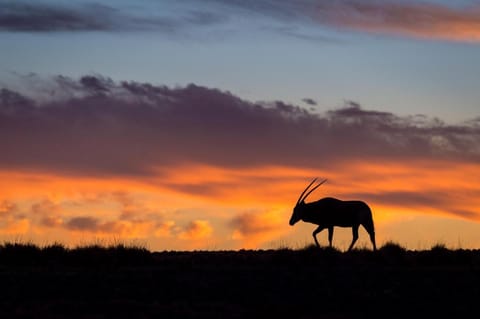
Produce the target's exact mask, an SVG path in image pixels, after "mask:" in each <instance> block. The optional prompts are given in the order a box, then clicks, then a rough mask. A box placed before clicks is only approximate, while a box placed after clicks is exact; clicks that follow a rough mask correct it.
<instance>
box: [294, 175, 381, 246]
mask: <svg viewBox="0 0 480 319" xmlns="http://www.w3.org/2000/svg"><path fill="white" fill-rule="evenodd" d="M316 181H317V179H316V178H315V179H314V180H313V181H312V182H311V183H310V184H309V185H308V186H307V188H305V190H304V191H303V192H302V194H300V197H299V198H298V200H297V204H296V205H295V207H294V208H293V214H292V217H291V218H290V226H293V225H295V224H296V223H297V222H298V221H299V220H302V221H304V222H307V223H312V224H316V225H318V227H317V228H316V229H315V230H314V231H313V233H312V235H313V239H314V240H315V244H316V245H317V247H320V245H319V244H318V240H317V234H318V233H320V232H321V231H322V230H324V229H325V228H327V229H328V242H329V246H330V247H332V239H333V227H334V226H339V227H352V234H353V239H352V243H351V244H350V247H349V248H348V250H349V251H350V250H351V249H352V247H353V245H355V242H356V241H357V239H358V227H359V226H360V225H362V226H363V227H364V228H365V230H366V231H367V232H368V234H369V235H370V240H371V242H372V244H373V250H376V249H377V247H376V245H375V229H374V226H373V218H372V211H371V210H370V207H368V205H367V204H366V203H365V202H362V201H342V200H339V199H336V198H332V197H325V198H322V199H320V200H318V201H316V202H311V203H305V199H306V198H307V197H308V195H310V194H311V193H312V192H313V191H314V190H315V189H317V188H318V187H320V185H322V184H323V183H325V182H326V181H327V180H326V179H325V180H323V181H322V182H320V183H318V185H316V186H315V187H313V188H312V189H310V190H309V191H308V193H307V194H305V193H306V192H307V190H308V189H309V188H310V187H311V186H312V185H313V183H315V182H316ZM304 194H305V196H304Z"/></svg>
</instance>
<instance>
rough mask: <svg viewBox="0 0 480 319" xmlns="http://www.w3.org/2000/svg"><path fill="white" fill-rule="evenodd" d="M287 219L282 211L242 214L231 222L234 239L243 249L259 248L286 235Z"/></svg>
mask: <svg viewBox="0 0 480 319" xmlns="http://www.w3.org/2000/svg"><path fill="white" fill-rule="evenodd" d="M287 218H288V217H287V216H286V215H285V214H283V213H282V212H281V211H267V212H254V211H249V212H243V213H240V214H238V215H237V216H235V217H234V218H233V219H231V220H230V222H229V226H230V227H231V228H232V230H233V232H232V239H234V240H238V241H240V242H241V246H242V247H246V248H255V247H258V246H259V245H261V244H262V243H264V242H268V241H272V240H273V239H274V238H277V237H278V236H279V235H281V234H282V233H284V232H285V231H286V227H285V226H286V225H287V223H286V221H287Z"/></svg>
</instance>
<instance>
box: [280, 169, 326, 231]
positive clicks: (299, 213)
mask: <svg viewBox="0 0 480 319" xmlns="http://www.w3.org/2000/svg"><path fill="white" fill-rule="evenodd" d="M316 181H317V179H316V178H315V179H314V180H313V181H312V182H311V183H310V184H308V186H307V188H305V189H304V190H303V192H302V193H301V194H300V197H299V198H298V200H297V203H296V204H295V207H294V208H293V214H292V217H290V222H289V224H290V226H293V225H295V224H296V223H297V222H298V221H299V220H301V219H302V218H303V212H304V210H305V206H306V205H307V204H305V199H307V197H308V195H310V194H311V193H312V192H313V191H314V190H316V189H317V188H318V187H319V186H320V185H322V184H323V183H325V182H326V181H327V180H326V179H324V180H323V181H321V182H320V183H318V185H316V186H315V187H313V188H312V189H310V190H309V188H310V187H311V186H312V185H313V183H315V182H316ZM307 191H308V193H306V192H307ZM305 193H306V194H305ZM304 195H305V196H304Z"/></svg>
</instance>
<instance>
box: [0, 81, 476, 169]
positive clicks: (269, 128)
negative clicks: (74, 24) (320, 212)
mask: <svg viewBox="0 0 480 319" xmlns="http://www.w3.org/2000/svg"><path fill="white" fill-rule="evenodd" d="M49 85H50V86H51V87H52V89H51V90H50V92H53V93H52V94H51V95H50V99H49V100H48V101H45V99H44V98H42V99H41V101H40V100H38V101H37V99H36V98H35V93H34V92H30V93H31V94H29V96H28V97H27V96H25V94H23V95H22V94H20V93H18V92H15V91H11V90H7V89H3V90H1V91H0V148H1V149H2V156H1V157H0V168H2V169H40V170H46V171H54V172H60V173H63V174H72V175H76V174H80V175H95V176H109V175H137V176H149V175H151V174H154V172H158V169H159V168H162V167H170V166H176V165H180V164H182V163H198V164H207V165H212V166H217V167H226V168H234V167H256V166H263V165H278V166H292V167H307V168H319V167H328V166H331V165H333V164H332V163H339V162H346V161H350V160H361V159H364V160H370V159H377V160H391V161H392V160H393V161H402V160H410V159H432V160H440V159H445V160H453V161H470V162H478V161H479V160H480V142H479V141H480V127H479V126H478V125H476V124H475V123H477V122H475V121H473V122H469V123H465V124H459V125H450V124H445V123H443V122H441V121H439V120H435V119H433V120H432V119H428V118H426V117H418V116H414V117H401V116H398V115H395V114H393V113H388V112H379V111H371V110H364V109H363V108H361V107H360V105H358V104H356V103H353V102H350V103H347V104H346V105H345V107H344V108H340V109H335V110H330V111H328V112H326V113H325V114H323V115H316V114H312V113H309V112H308V111H306V110H305V109H303V108H300V107H298V106H295V105H290V104H286V103H283V102H273V103H252V102H249V101H246V100H242V99H241V98H239V97H237V96H234V95H233V94H231V93H229V92H222V91H219V90H217V89H210V88H205V87H201V86H197V85H194V84H191V85H188V86H187V87H176V88H170V87H166V86H157V85H152V84H148V83H138V82H114V81H113V80H111V79H108V78H103V77H99V76H87V77H83V78H81V79H79V80H74V79H70V78H65V77H57V78H55V80H54V81H53V82H49Z"/></svg>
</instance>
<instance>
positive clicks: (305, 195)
mask: <svg viewBox="0 0 480 319" xmlns="http://www.w3.org/2000/svg"><path fill="white" fill-rule="evenodd" d="M326 181H327V180H326V179H324V180H323V181H321V182H320V183H318V185H317V186H315V187H314V188H312V189H311V190H310V191H309V192H308V193H307V194H306V195H305V196H304V197H303V200H305V199H306V198H307V197H308V195H310V194H311V193H312V192H313V191H314V190H316V189H317V188H318V187H319V186H320V185H322V184H323V183H325V182H326Z"/></svg>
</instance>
